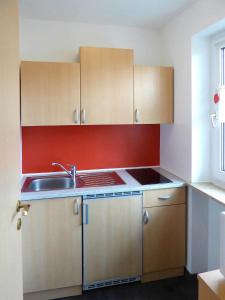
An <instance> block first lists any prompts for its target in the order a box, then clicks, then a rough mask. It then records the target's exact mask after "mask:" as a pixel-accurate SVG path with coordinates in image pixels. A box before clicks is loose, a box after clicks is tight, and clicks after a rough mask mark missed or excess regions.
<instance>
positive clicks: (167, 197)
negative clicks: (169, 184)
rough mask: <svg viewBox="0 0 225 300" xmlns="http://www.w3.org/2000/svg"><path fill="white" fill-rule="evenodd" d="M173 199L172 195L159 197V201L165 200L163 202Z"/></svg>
mask: <svg viewBox="0 0 225 300" xmlns="http://www.w3.org/2000/svg"><path fill="white" fill-rule="evenodd" d="M171 198H172V196H171V195H167V196H161V197H158V199H159V200H163V201H165V200H170V199H171Z"/></svg>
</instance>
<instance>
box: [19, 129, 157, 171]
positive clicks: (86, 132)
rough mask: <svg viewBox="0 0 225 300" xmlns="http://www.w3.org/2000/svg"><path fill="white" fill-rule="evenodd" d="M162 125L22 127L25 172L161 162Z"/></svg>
mask: <svg viewBox="0 0 225 300" xmlns="http://www.w3.org/2000/svg"><path fill="white" fill-rule="evenodd" d="M159 148H160V126H159V125H113V126H111V125H107V126H106V125H104V126H40V127H39V126H37V127H23V128H22V153H23V156H22V159H23V162H22V167H23V173H32V172H51V171H59V170H60V169H58V168H56V167H54V166H51V163H52V162H53V161H56V162H60V163H63V164H67V163H72V164H75V165H76V166H77V168H78V170H87V169H105V168H126V167H137V166H155V165H159V164H160V154H159V153H160V150H159Z"/></svg>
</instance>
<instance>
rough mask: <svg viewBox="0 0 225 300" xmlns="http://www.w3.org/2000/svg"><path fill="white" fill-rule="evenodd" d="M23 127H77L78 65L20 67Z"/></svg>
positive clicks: (78, 107) (49, 63) (78, 113)
mask: <svg viewBox="0 0 225 300" xmlns="http://www.w3.org/2000/svg"><path fill="white" fill-rule="evenodd" d="M21 123H22V126H41V125H78V124H80V64H79V63H53V62H28V61H24V62H22V64H21Z"/></svg>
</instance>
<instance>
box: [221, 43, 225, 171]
mask: <svg viewBox="0 0 225 300" xmlns="http://www.w3.org/2000/svg"><path fill="white" fill-rule="evenodd" d="M220 85H221V86H224V85H225V48H222V49H221V63H220ZM220 130H221V131H220V132H221V135H220V141H221V143H220V145H221V146H220V151H221V152H220V157H221V170H222V171H225V123H222V124H221V127H220Z"/></svg>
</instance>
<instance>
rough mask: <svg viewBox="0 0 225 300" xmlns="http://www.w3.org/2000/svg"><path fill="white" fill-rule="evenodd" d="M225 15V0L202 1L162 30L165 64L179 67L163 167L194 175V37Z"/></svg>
mask: <svg viewBox="0 0 225 300" xmlns="http://www.w3.org/2000/svg"><path fill="white" fill-rule="evenodd" d="M223 18H225V1H224V0H199V1H197V2H196V3H194V4H192V5H191V6H190V7H189V8H188V9H186V10H185V11H184V12H183V13H182V14H180V15H179V16H177V17H176V18H174V19H173V20H172V21H171V22H170V23H169V24H167V25H166V26H165V27H164V28H163V29H162V31H161V38H162V48H163V49H164V52H163V56H162V62H163V64H169V65H173V66H174V68H175V83H174V85H175V124H174V125H173V126H166V125H165V126H162V129H161V166H162V167H163V168H165V169H167V170H169V171H171V172H173V173H175V174H176V175H178V176H180V177H182V178H184V179H186V180H188V181H190V180H191V178H192V155H191V149H192V90H191V87H192V77H191V66H192V64H191V61H192V37H193V35H194V34H196V33H198V32H200V31H202V30H203V29H205V28H206V27H208V26H210V25H212V24H214V23H216V22H218V21H219V20H220V19H223Z"/></svg>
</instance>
